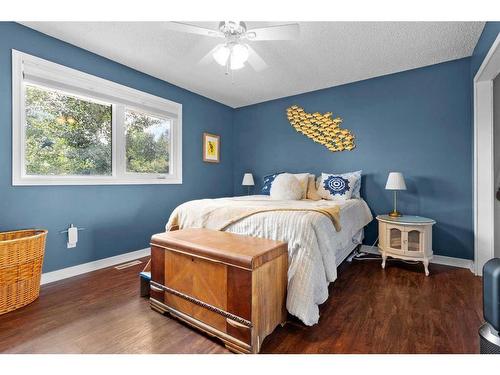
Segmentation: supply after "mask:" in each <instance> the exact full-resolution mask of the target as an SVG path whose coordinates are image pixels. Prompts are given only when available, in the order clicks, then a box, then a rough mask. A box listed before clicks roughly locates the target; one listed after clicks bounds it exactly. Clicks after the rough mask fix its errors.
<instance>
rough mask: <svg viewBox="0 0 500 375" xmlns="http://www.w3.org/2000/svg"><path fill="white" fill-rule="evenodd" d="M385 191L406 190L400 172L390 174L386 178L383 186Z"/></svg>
mask: <svg viewBox="0 0 500 375" xmlns="http://www.w3.org/2000/svg"><path fill="white" fill-rule="evenodd" d="M385 189H386V190H406V183H405V178H404V177H403V174H402V173H400V172H391V173H389V177H387V183H386V184H385Z"/></svg>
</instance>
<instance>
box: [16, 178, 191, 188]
mask: <svg viewBox="0 0 500 375" xmlns="http://www.w3.org/2000/svg"><path fill="white" fill-rule="evenodd" d="M179 184H182V177H172V178H144V179H138V178H131V179H116V178H99V177H97V178H95V177H94V178H85V179H83V178H82V179H80V178H72V177H68V178H45V177H44V178H37V177H24V178H21V179H14V180H13V181H12V186H66V185H68V186H79V185H80V186H88V185H179Z"/></svg>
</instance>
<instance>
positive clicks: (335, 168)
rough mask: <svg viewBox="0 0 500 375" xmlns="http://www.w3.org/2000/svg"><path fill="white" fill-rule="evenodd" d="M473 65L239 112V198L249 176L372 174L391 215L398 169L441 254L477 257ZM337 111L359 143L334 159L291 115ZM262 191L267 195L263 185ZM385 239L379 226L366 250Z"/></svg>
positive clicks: (367, 183)
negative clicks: (290, 111)
mask: <svg viewBox="0 0 500 375" xmlns="http://www.w3.org/2000/svg"><path fill="white" fill-rule="evenodd" d="M470 103H471V84H470V58H465V59H460V60H455V61H451V62H447V63H443V64H438V65H433V66H429V67H425V68H420V69H415V70H410V71H405V72H402V73H397V74H391V75H387V76H382V77H377V78H373V79H369V80H365V81H360V82H355V83H351V84H347V85H343V86H337V87H333V88H329V89H325V90H319V91H314V92H309V93H305V94H301V95H297V96H292V97H287V98H283V99H278V100H274V101H269V102H265V103H260V104H256V105H252V106H248V107H243V108H240V109H237V110H235V115H234V119H233V121H234V123H233V128H234V130H233V139H234V145H233V147H234V150H237V151H235V152H234V191H235V193H242V188H241V178H242V176H243V173H244V172H253V173H254V177H256V180H257V181H261V179H262V176H264V175H265V174H268V173H270V172H274V171H280V170H285V171H290V172H314V173H316V174H319V173H321V172H346V171H354V170H358V169H363V172H364V176H365V177H364V178H363V187H362V192H361V193H362V196H363V197H365V199H366V200H367V202H368V204H369V206H370V207H371V209H372V210H373V212H374V213H375V214H380V213H387V212H388V211H389V210H390V209H391V194H390V192H388V191H385V190H384V186H385V182H386V179H387V174H388V173H389V172H390V171H401V172H403V173H404V175H405V177H406V181H407V185H408V191H406V192H403V193H401V194H400V200H399V202H400V208H401V210H402V211H403V212H405V213H409V214H416V215H422V216H428V217H431V218H434V219H435V220H436V221H437V225H436V226H435V229H434V246H433V247H434V250H435V253H436V254H439V255H446V256H453V257H460V258H468V259H472V257H473V229H472V228H473V223H472V217H473V216H472V141H471V107H470ZM292 104H297V105H300V106H302V107H303V108H304V109H305V110H306V111H308V112H316V111H318V112H328V111H332V112H334V115H339V116H341V117H342V118H343V119H344V123H343V126H344V127H346V128H348V129H351V130H352V131H353V132H354V134H355V136H356V148H355V149H354V150H353V151H350V152H349V151H344V152H337V153H332V152H330V151H328V150H327V149H326V148H324V147H323V146H321V145H319V144H316V143H314V142H312V141H311V140H309V139H307V138H306V137H305V136H303V135H301V134H299V133H297V132H296V131H295V130H294V129H293V128H292V127H291V126H290V124H289V123H288V121H287V118H286V116H285V110H286V108H287V107H288V106H290V105H292ZM257 188H258V187H257ZM375 238H376V225H375V223H372V224H371V225H370V226H369V228H368V230H367V239H366V240H365V242H366V243H372V242H373V241H374V240H375Z"/></svg>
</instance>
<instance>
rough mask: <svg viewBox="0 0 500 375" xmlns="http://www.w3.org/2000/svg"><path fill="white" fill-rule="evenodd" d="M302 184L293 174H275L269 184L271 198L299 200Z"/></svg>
mask: <svg viewBox="0 0 500 375" xmlns="http://www.w3.org/2000/svg"><path fill="white" fill-rule="evenodd" d="M302 193H303V190H302V186H301V185H300V182H299V180H298V179H297V177H295V176H294V175H293V174H290V173H281V174H279V175H277V176H276V178H275V179H274V181H273V184H272V185H271V194H270V195H271V199H276V200H299V199H302Z"/></svg>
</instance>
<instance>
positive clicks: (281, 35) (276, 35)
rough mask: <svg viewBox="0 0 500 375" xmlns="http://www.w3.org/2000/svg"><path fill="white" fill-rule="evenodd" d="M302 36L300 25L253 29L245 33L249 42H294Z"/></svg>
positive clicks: (292, 24)
mask: <svg viewBox="0 0 500 375" xmlns="http://www.w3.org/2000/svg"><path fill="white" fill-rule="evenodd" d="M299 34H300V28H299V24H298V23H291V24H288V25H277V26H269V27H261V28H258V29H251V30H248V31H247V32H246V33H245V38H247V39H248V40H293V39H297V38H298V37H299Z"/></svg>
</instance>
